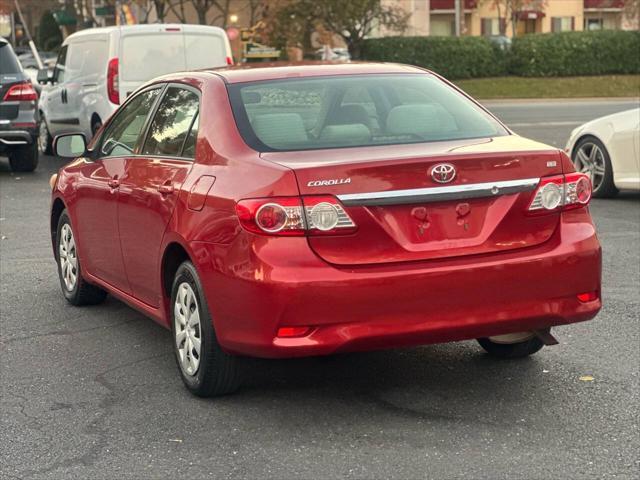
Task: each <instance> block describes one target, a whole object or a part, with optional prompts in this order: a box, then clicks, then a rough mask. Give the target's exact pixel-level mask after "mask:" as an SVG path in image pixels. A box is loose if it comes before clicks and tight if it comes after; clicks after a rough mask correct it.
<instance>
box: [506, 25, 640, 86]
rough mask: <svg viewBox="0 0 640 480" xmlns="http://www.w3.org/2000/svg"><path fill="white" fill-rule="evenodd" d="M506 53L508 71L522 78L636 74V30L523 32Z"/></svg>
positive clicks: (639, 66)
mask: <svg viewBox="0 0 640 480" xmlns="http://www.w3.org/2000/svg"><path fill="white" fill-rule="evenodd" d="M510 56H511V65H510V72H511V73H512V74H514V75H520V76H523V77H568V76H575V75H605V74H614V73H639V72H640V32H637V31H634V32H625V31H620V30H609V31H606V30H605V31H600V32H563V33H548V34H544V35H535V34H534V35H525V36H523V37H518V38H516V39H515V40H514V41H513V46H512V48H511V54H510Z"/></svg>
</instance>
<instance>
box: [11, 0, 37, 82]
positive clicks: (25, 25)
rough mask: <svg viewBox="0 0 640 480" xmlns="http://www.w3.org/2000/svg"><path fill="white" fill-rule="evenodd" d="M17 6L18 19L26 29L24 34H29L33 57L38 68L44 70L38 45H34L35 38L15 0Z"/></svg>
mask: <svg viewBox="0 0 640 480" xmlns="http://www.w3.org/2000/svg"><path fill="white" fill-rule="evenodd" d="M14 3H15V5H16V12H17V13H18V17H20V23H22V28H23V29H24V33H26V34H27V38H28V39H29V48H30V49H31V53H33V57H34V58H35V59H36V62H38V68H39V69H40V70H42V69H43V68H44V65H43V64H42V60H41V59H40V55H39V54H38V49H37V48H36V44H35V43H33V38H32V37H31V32H29V26H28V25H27V22H25V21H24V17H23V16H22V10H21V9H20V3H18V0H14Z"/></svg>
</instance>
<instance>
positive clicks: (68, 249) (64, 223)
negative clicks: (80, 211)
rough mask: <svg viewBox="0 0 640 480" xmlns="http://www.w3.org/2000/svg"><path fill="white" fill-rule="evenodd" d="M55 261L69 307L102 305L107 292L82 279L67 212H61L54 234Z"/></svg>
mask: <svg viewBox="0 0 640 480" xmlns="http://www.w3.org/2000/svg"><path fill="white" fill-rule="evenodd" d="M56 260H57V262H58V277H59V278H60V287H61V288H62V293H63V294H64V298H66V299H67V301H68V302H69V303H70V304H71V305H75V306H78V307H79V306H82V305H95V304H98V303H102V302H103V301H104V299H105V297H106V296H107V292H105V291H104V290H102V289H101V288H99V287H96V286H95V285H91V284H90V283H87V282H86V281H85V280H84V279H83V278H82V268H81V266H80V258H79V257H78V255H77V250H76V243H75V237H74V233H73V228H72V227H71V221H70V220H69V216H68V215H67V211H66V210H63V211H62V214H61V215H60V219H59V220H58V230H57V232H56Z"/></svg>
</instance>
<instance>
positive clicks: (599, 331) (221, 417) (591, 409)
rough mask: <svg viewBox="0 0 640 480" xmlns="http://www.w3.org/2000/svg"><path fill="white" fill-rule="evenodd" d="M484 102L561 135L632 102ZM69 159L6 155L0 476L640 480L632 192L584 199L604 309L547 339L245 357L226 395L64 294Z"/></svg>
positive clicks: (157, 343)
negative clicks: (53, 222) (535, 343)
mask: <svg viewBox="0 0 640 480" xmlns="http://www.w3.org/2000/svg"><path fill="white" fill-rule="evenodd" d="M487 105H488V106H489V108H490V109H492V110H494V111H495V112H496V113H497V114H498V116H500V117H501V118H503V119H504V120H505V122H506V123H507V124H510V125H511V126H512V127H513V128H514V130H516V131H518V132H519V133H521V134H523V135H525V136H531V137H532V138H535V139H537V140H541V141H545V142H547V143H550V144H553V145H556V146H563V145H564V142H565V141H566V138H567V136H568V134H569V132H570V131H571V130H572V129H573V128H574V127H575V126H577V125H578V124H579V123H581V122H583V121H587V120H590V119H592V118H596V117H598V116H600V115H604V114H607V113H613V112H615V111H621V110H625V109H627V108H631V107H633V106H635V105H637V103H634V102H622V101H614V102H603V101H594V102H576V101H571V102H567V103H557V102H535V103H528V102H527V103H522V102H511V103H508V102H496V103H489V102H487ZM574 124H575V125H574ZM62 164H63V161H62V160H59V159H56V158H52V157H44V158H42V159H41V164H40V166H39V167H38V170H37V171H36V172H35V173H33V174H12V173H10V172H9V169H8V165H7V161H6V159H4V158H2V159H0V238H1V240H0V386H1V387H0V388H1V392H2V399H1V402H2V404H1V406H0V416H1V418H2V426H1V429H0V478H2V479H5V478H7V479H9V478H35V479H45V478H47V479H69V478H78V479H88V478H90V479H125V478H126V479H161V478H182V479H191V478H193V479H196V478H205V477H209V478H241V477H248V478H398V479H407V478H438V479H444V478H447V479H448V478H465V479H475V478H491V479H497V478H505V479H511V478H526V479H534V478H540V479H542V478H544V479H546V478H633V479H637V478H638V474H639V472H640V456H639V451H640V438H639V433H638V432H639V428H638V421H639V417H638V407H639V406H640V405H639V392H640V388H639V387H640V385H639V383H640V382H639V370H640V368H639V367H640V324H639V322H638V320H639V311H640V309H639V306H640V295H639V294H638V293H639V286H640V208H639V207H640V195H638V194H624V193H623V194H621V195H620V196H619V197H617V198H616V199H612V200H594V201H593V202H592V207H591V209H592V212H593V216H594V218H595V221H596V223H597V227H598V231H599V236H600V239H601V242H602V245H603V254H604V262H603V263H604V265H603V270H604V272H603V282H604V283H603V297H604V308H603V310H602V312H601V313H600V314H599V316H598V317H597V318H596V319H595V320H593V321H590V322H586V323H581V324H575V325H569V326H565V327H561V328H558V329H556V330H555V333H556V335H557V337H558V339H559V340H560V344H559V345H557V346H554V347H546V348H544V349H543V350H542V351H541V352H540V353H538V354H537V355H535V356H533V357H531V358H528V359H524V360H519V361H497V360H494V359H491V358H489V357H488V356H487V355H485V354H484V353H483V352H482V351H481V349H480V347H479V346H478V345H477V344H476V343H475V342H472V341H470V342H459V343H453V344H446V345H432V346H425V347H420V348H411V349H401V350H390V351H380V352H371V353H364V354H349V355H340V356H336V357H326V358H310V359H298V360H287V361H263V360H255V361H252V362H251V369H250V374H249V378H248V379H247V382H246V384H245V386H244V387H243V388H242V389H241V390H240V391H239V392H238V393H237V394H235V395H231V396H227V397H223V398H217V399H209V400H203V399H198V398H195V397H193V396H191V395H190V394H189V393H188V392H187V391H186V390H185V389H184V388H183V386H182V383H181V381H180V378H179V376H178V371H177V367H176V365H175V363H174V359H173V357H172V352H171V337H170V335H169V332H167V331H165V330H164V329H162V328H161V327H159V326H158V325H156V324H155V323H154V322H152V321H151V320H148V319H146V318H145V317H143V316H142V315H141V314H139V313H137V312H135V311H134V310H132V309H130V308H129V307H127V306H125V305H124V304H122V303H120V302H119V301H117V300H115V299H113V298H111V297H108V299H107V301H106V302H105V303H104V304H103V305H100V306H95V307H86V308H75V307H72V306H70V305H69V304H67V302H66V301H65V300H64V298H63V296H62V294H61V292H60V287H59V284H58V278H57V274H56V267H55V263H54V260H53V256H52V250H51V242H50V238H49V233H48V228H49V227H48V215H49V185H48V183H47V181H48V179H49V176H50V174H51V173H52V172H54V171H56V170H57V169H58V168H59V167H60V166H61V165H62ZM552 274H553V272H550V275H552Z"/></svg>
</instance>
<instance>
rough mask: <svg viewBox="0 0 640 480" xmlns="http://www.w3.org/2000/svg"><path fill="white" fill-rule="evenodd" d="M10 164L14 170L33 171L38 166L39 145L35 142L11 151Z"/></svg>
mask: <svg viewBox="0 0 640 480" xmlns="http://www.w3.org/2000/svg"><path fill="white" fill-rule="evenodd" d="M9 165H10V166H11V170H13V171H14V172H33V171H34V170H35V169H36V167H37V166H38V145H37V144H36V143H35V142H34V143H32V144H31V145H25V146H23V147H18V148H16V149H14V150H12V151H10V152H9Z"/></svg>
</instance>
